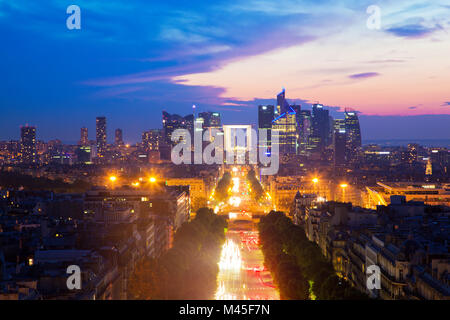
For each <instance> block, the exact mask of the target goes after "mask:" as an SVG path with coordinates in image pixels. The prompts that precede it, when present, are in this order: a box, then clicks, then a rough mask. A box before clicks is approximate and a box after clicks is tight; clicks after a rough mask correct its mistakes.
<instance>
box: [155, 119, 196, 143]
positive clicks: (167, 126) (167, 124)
mask: <svg viewBox="0 0 450 320" xmlns="http://www.w3.org/2000/svg"><path fill="white" fill-rule="evenodd" d="M162 122H163V135H164V141H163V142H164V143H165V144H167V145H168V146H171V145H173V144H174V142H173V141H172V140H171V139H172V133H173V132H174V131H175V130H177V129H187V130H188V131H189V133H190V134H191V137H193V136H194V115H193V114H189V115H187V116H185V117H182V116H180V115H178V114H170V113H167V112H165V111H163V113H162ZM192 142H193V141H192Z"/></svg>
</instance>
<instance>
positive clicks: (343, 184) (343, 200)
mask: <svg viewBox="0 0 450 320" xmlns="http://www.w3.org/2000/svg"><path fill="white" fill-rule="evenodd" d="M340 187H341V188H342V202H345V189H346V188H347V187H348V184H346V183H341V185H340Z"/></svg>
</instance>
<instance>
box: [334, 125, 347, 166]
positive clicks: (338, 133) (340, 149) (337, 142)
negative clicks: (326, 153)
mask: <svg viewBox="0 0 450 320" xmlns="http://www.w3.org/2000/svg"><path fill="white" fill-rule="evenodd" d="M333 127H334V128H333V151H334V152H333V160H334V166H335V167H342V166H344V165H345V158H346V130H345V120H344V119H336V120H334V126H333Z"/></svg>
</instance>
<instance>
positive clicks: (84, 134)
mask: <svg viewBox="0 0 450 320" xmlns="http://www.w3.org/2000/svg"><path fill="white" fill-rule="evenodd" d="M78 145H80V146H87V145H89V137H88V128H86V127H83V128H81V130H80V141H79V142H78Z"/></svg>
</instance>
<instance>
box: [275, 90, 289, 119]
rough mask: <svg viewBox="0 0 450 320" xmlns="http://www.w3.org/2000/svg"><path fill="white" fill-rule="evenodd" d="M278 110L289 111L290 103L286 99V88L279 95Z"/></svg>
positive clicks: (281, 111)
mask: <svg viewBox="0 0 450 320" xmlns="http://www.w3.org/2000/svg"><path fill="white" fill-rule="evenodd" d="M277 110H279V112H280V114H283V113H287V112H289V103H288V102H287V101H286V90H285V89H284V88H283V90H282V91H281V92H280V93H279V94H278V95H277Z"/></svg>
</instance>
